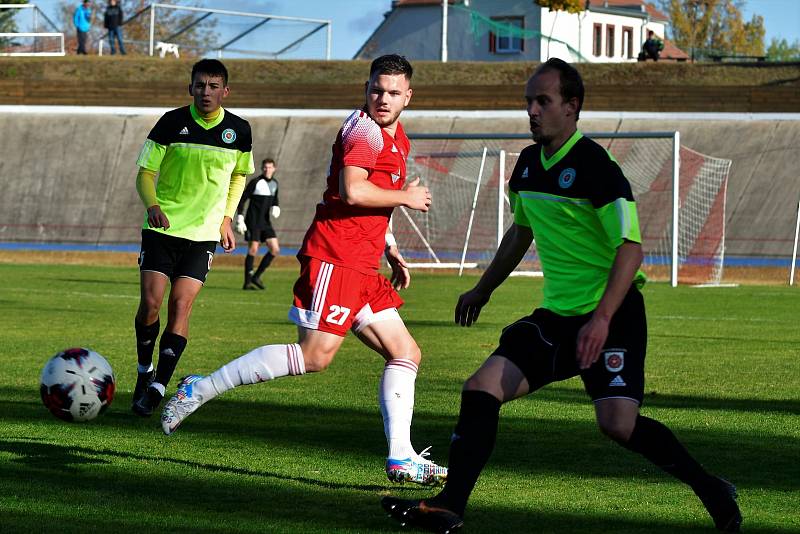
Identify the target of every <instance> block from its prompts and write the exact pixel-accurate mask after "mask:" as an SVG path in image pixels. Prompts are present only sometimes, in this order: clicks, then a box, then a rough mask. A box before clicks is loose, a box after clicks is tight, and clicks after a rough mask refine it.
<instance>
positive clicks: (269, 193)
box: [235, 158, 281, 290]
mask: <svg viewBox="0 0 800 534" xmlns="http://www.w3.org/2000/svg"><path fill="white" fill-rule="evenodd" d="M276 168H277V167H276V166H275V160H273V159H271V158H267V159H265V160H264V161H262V162H261V171H262V172H261V175H260V176H257V177H256V178H253V179H252V180H251V181H250V183H248V184H247V187H245V189H244V193H242V199H241V200H240V201H239V207H238V208H237V210H236V212H237V215H236V224H235V229H236V231H237V232H239V233H240V234H244V239H245V241H247V257H245V259H244V285H243V286H242V289H245V290H247V289H256V288H258V289H264V282H263V281H262V280H261V275H262V274H264V271H265V270H266V269H267V267H269V265H270V264H271V263H272V260H274V259H275V257H276V256H277V255H278V254H280V252H281V249H280V244H279V243H278V236H277V234H276V233H275V229H274V228H273V227H272V221H271V220H270V217H275V218H276V219H277V218H278V217H280V216H281V208H280V205H279V202H278V180H276V179H275V169H276ZM248 200H249V201H250V203H249V205H248V207H247V212H245V211H244V205H245V202H247V201H248ZM261 243H265V244H266V245H267V253H266V254H265V255H264V257H263V258H261V262H260V263H259V264H258V269H256V270H253V266H254V265H255V260H256V257H257V256H258V247H259V245H260V244H261Z"/></svg>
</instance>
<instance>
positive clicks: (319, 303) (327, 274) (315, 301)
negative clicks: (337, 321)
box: [311, 261, 333, 313]
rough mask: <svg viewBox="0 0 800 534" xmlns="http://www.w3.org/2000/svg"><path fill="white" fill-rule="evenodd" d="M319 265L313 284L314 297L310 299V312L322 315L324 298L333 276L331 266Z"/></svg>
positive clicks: (324, 263)
mask: <svg viewBox="0 0 800 534" xmlns="http://www.w3.org/2000/svg"><path fill="white" fill-rule="evenodd" d="M320 263H321V265H320V268H319V272H318V273H317V281H316V282H315V283H314V295H313V297H312V299H311V310H312V311H314V312H316V313H322V307H323V306H324V304H325V297H327V296H328V284H329V283H330V281H331V275H332V274H333V264H331V263H327V262H324V261H323V262H320Z"/></svg>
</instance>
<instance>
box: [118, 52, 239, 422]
mask: <svg viewBox="0 0 800 534" xmlns="http://www.w3.org/2000/svg"><path fill="white" fill-rule="evenodd" d="M228 92H229V89H228V71H227V69H226V68H225V66H224V65H223V64H222V63H221V62H220V61H217V60H215V59H203V60H201V61H198V62H197V63H195V65H194V67H193V68H192V83H191V84H190V85H189V94H190V95H191V96H192V98H193V103H192V104H191V105H189V106H184V107H182V108H178V109H174V110H172V111H169V112H167V113H165V114H164V116H162V117H161V118H160V119H159V121H158V122H157V123H156V125H155V126H154V127H153V129H152V130H151V131H150V134H149V135H148V136H147V140H146V141H145V143H144V146H143V147H142V150H141V152H140V153H139V158H138V160H137V162H136V163H137V164H138V165H139V174H138V175H137V177H136V188H137V190H138V192H139V196H140V197H141V199H142V202H143V203H144V206H145V208H146V209H147V213H146V215H145V217H144V224H143V225H142V249H141V253H140V255H139V269H140V271H141V274H140V282H141V298H140V301H139V309H138V311H137V312H136V319H135V321H134V327H135V330H136V349H137V357H138V378H137V381H136V388H135V390H134V396H133V404H132V410H133V411H134V413H136V414H138V415H141V416H143V417H146V416H149V415H151V414H152V413H153V410H154V409H155V408H156V407H157V406H158V405H159V403H160V402H161V399H162V398H163V397H164V389H165V386H166V385H167V383H168V382H169V379H170V378H171V377H172V374H173V373H174V371H175V367H176V365H177V364H178V359H179V358H180V356H181V353H182V352H183V350H184V348H185V347H186V338H187V336H188V332H189V315H190V313H191V311H192V304H193V302H194V300H195V298H196V297H197V295H198V293H199V292H200V289H201V288H202V287H203V284H204V283H205V280H206V276H207V275H208V271H209V270H210V269H211V262H212V260H213V258H214V252H215V250H216V246H217V243H220V244H221V245H222V249H223V251H225V252H231V251H232V250H233V249H234V247H235V245H236V241H235V239H234V234H233V230H232V228H231V219H232V218H233V216H234V214H235V213H236V206H237V204H238V203H239V198H240V197H241V196H242V191H243V189H244V184H245V177H246V176H247V175H248V174H250V173H252V172H253V171H254V166H253V155H252V144H253V140H252V135H251V132H250V125H249V124H248V123H247V121H245V120H244V119H242V118H240V117H237V116H236V115H234V114H233V113H231V112H229V111H226V110H225V109H224V108H223V107H222V101H223V99H224V98H225V97H226V96H227V95H228ZM156 174H157V175H158V178H156ZM168 283H171V288H170V291H169V304H168V319H167V326H166V328H165V329H164V333H163V334H162V335H161V339H160V342H159V356H158V367H157V368H156V369H154V368H153V351H154V348H155V342H156V338H157V337H158V333H159V329H160V323H159V311H160V309H161V303H162V301H163V300H164V294H165V293H166V289H167V284H168Z"/></svg>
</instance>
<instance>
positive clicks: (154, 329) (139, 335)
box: [133, 318, 161, 367]
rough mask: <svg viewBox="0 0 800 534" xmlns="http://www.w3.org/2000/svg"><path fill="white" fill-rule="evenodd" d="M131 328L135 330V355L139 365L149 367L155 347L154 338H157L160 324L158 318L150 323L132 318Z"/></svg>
mask: <svg viewBox="0 0 800 534" xmlns="http://www.w3.org/2000/svg"><path fill="white" fill-rule="evenodd" d="M133 329H134V330H135V331H136V357H137V359H138V360H139V365H141V366H142V367H149V366H150V365H152V364H153V351H154V350H155V348H156V339H158V332H159V330H160V329H161V324H160V322H159V320H158V318H156V322H154V323H153V324H151V325H143V324H141V323H140V322H139V321H138V320H136V319H134V320H133Z"/></svg>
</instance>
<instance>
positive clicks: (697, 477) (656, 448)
mask: <svg viewBox="0 0 800 534" xmlns="http://www.w3.org/2000/svg"><path fill="white" fill-rule="evenodd" d="M621 445H622V446H623V447H625V448H626V449H628V450H631V451H633V452H637V453H639V454H641V455H642V456H644V457H645V458H647V459H648V460H650V461H651V462H652V463H654V464H655V465H657V466H658V467H660V468H661V469H663V470H664V471H666V472H667V473H669V474H670V475H672V476H674V477H675V478H677V479H678V480H680V481H681V482H684V483H686V484H689V485H690V486H691V487H692V489H694V490H695V491H697V490H698V489H699V488H702V486H703V485H704V484H706V483H708V482H709V481H710V480H713V477H712V476H711V475H709V474H708V473H707V472H706V470H705V469H703V466H701V465H700V464H699V463H697V460H695V459H694V458H692V455H691V454H689V451H687V450H686V448H685V447H684V446H683V445H681V442H680V441H678V438H676V437H675V434H673V433H672V431H671V430H670V429H669V428H667V427H666V426H664V425H663V424H661V423H659V422H658V421H656V420H654V419H650V418H649V417H644V416H642V415H640V416H638V417H637V418H636V426H635V427H634V428H633V432H632V433H631V437H630V439H629V440H628V442H627V443H621Z"/></svg>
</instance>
